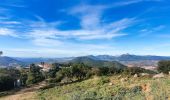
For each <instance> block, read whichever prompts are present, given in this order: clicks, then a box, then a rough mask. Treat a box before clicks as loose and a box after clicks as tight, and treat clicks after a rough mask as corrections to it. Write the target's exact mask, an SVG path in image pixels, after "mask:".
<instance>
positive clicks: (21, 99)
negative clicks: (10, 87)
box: [0, 82, 46, 100]
mask: <svg viewBox="0 0 170 100" xmlns="http://www.w3.org/2000/svg"><path fill="white" fill-rule="evenodd" d="M44 86H46V82H41V83H39V84H35V85H33V86H30V87H29V88H23V89H21V90H20V91H18V92H16V93H14V94H12V95H8V96H5V97H2V98H0V100H36V98H35V95H36V91H37V90H38V89H40V88H41V87H44Z"/></svg>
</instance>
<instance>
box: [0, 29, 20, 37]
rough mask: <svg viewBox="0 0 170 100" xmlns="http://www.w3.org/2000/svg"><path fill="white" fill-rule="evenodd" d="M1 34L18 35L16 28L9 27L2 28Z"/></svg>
mask: <svg viewBox="0 0 170 100" xmlns="http://www.w3.org/2000/svg"><path fill="white" fill-rule="evenodd" d="M0 35H1V36H12V37H18V35H17V34H15V30H12V29H8V28H0Z"/></svg>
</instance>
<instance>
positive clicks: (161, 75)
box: [153, 73, 165, 78]
mask: <svg viewBox="0 0 170 100" xmlns="http://www.w3.org/2000/svg"><path fill="white" fill-rule="evenodd" d="M163 77H165V75H164V74H163V73H160V74H156V75H154V76H153V78H163Z"/></svg>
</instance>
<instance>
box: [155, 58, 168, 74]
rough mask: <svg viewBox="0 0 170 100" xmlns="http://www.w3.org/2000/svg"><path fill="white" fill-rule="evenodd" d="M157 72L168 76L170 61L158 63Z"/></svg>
mask: <svg viewBox="0 0 170 100" xmlns="http://www.w3.org/2000/svg"><path fill="white" fill-rule="evenodd" d="M157 70H158V71H159V72H163V73H166V74H168V73H169V71H170V61H168V60H163V61H159V62H158V68H157Z"/></svg>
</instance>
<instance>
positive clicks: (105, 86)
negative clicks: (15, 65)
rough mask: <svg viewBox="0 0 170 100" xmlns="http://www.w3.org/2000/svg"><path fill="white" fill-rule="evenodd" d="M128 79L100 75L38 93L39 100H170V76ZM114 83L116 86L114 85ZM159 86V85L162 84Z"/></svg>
mask: <svg viewBox="0 0 170 100" xmlns="http://www.w3.org/2000/svg"><path fill="white" fill-rule="evenodd" d="M122 78H125V77H123V76H121V77H119V75H114V76H98V77H93V78H90V79H88V80H84V81H81V82H76V83H72V84H67V85H63V86H56V87H54V88H49V89H45V90H40V91H38V92H37V97H36V98H37V99H38V100H56V99H57V100H146V99H147V100H166V99H167V98H168V97H169V98H170V77H168V76H167V77H166V78H162V79H159V80H154V79H152V78H133V77H130V78H128V80H127V81H124V82H121V79H122ZM110 83H112V84H111V85H110ZM158 84H159V85H158Z"/></svg>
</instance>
